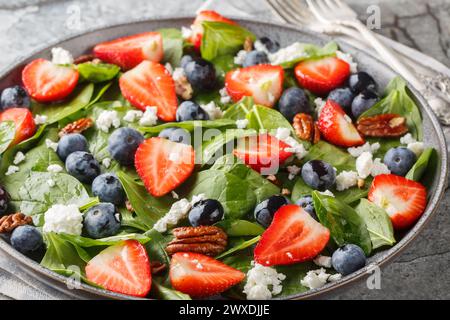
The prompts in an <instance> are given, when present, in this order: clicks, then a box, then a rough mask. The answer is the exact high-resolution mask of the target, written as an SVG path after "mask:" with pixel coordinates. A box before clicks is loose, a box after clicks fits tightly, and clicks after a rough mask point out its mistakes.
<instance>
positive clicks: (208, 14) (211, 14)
mask: <svg viewBox="0 0 450 320" xmlns="http://www.w3.org/2000/svg"><path fill="white" fill-rule="evenodd" d="M203 21H216V22H223V23H228V24H234V25H235V24H237V23H236V22H234V21H233V20H230V19H227V18H225V17H224V16H221V15H220V14H218V13H217V12H215V11H212V10H204V11H201V12H199V13H198V14H197V17H196V18H195V20H194V23H193V24H192V26H191V29H192V35H191V37H190V38H189V42H191V43H192V44H193V45H194V47H196V48H198V49H200V46H201V45H202V37H203V26H202V23H203Z"/></svg>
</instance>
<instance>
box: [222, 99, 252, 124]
mask: <svg viewBox="0 0 450 320" xmlns="http://www.w3.org/2000/svg"><path fill="white" fill-rule="evenodd" d="M253 105H254V102H253V98H252V97H247V96H244V97H243V98H242V99H241V100H239V101H238V102H236V103H235V104H233V105H231V106H230V107H228V108H227V109H226V110H225V112H224V113H223V117H224V118H228V119H233V120H238V119H246V117H247V114H249V113H250V112H251V111H252V108H253Z"/></svg>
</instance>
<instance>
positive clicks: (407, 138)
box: [400, 133, 425, 157]
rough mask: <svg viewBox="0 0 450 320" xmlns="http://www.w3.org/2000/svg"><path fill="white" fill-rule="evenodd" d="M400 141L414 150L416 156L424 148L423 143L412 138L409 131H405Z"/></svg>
mask: <svg viewBox="0 0 450 320" xmlns="http://www.w3.org/2000/svg"><path fill="white" fill-rule="evenodd" d="M400 143H401V144H406V147H407V148H408V149H409V150H411V151H412V152H414V153H415V155H416V156H417V157H418V156H420V155H421V154H422V152H423V150H424V149H425V145H424V143H423V142H419V141H417V140H416V139H414V138H413V136H412V135H411V133H407V134H405V135H404V136H403V137H401V138H400Z"/></svg>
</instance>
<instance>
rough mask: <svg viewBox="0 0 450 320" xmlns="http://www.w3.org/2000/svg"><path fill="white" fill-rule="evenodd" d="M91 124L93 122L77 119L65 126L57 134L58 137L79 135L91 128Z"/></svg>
mask: <svg viewBox="0 0 450 320" xmlns="http://www.w3.org/2000/svg"><path fill="white" fill-rule="evenodd" d="M93 124H94V121H92V119H90V118H81V119H78V120H77V121H74V122H72V123H69V124H68V125H67V126H65V127H64V128H62V129H61V130H60V131H59V133H58V134H59V136H60V137H62V136H64V135H66V134H69V133H81V132H83V131H85V130H87V129H89V128H90V127H92V125H93Z"/></svg>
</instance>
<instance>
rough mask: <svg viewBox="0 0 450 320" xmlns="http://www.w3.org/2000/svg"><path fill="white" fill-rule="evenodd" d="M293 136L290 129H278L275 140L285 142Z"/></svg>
mask: <svg viewBox="0 0 450 320" xmlns="http://www.w3.org/2000/svg"><path fill="white" fill-rule="evenodd" d="M290 136H291V130H289V129H288V128H277V131H276V132H275V138H277V139H278V140H285V139H287V138H288V137H290Z"/></svg>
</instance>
